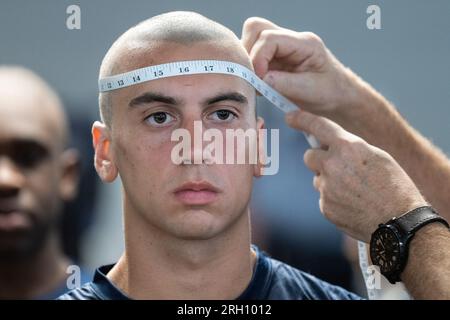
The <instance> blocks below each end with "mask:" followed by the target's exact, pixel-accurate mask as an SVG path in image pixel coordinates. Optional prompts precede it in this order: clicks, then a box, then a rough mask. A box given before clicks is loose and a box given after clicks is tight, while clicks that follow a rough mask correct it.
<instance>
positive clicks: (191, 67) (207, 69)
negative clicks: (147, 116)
mask: <svg viewBox="0 0 450 320" xmlns="http://www.w3.org/2000/svg"><path fill="white" fill-rule="evenodd" d="M205 73H212V74H226V75H232V76H236V77H239V78H241V79H243V80H245V81H247V82H248V83H249V84H250V85H251V86H252V87H254V88H255V89H256V90H257V91H258V92H259V93H261V94H262V95H263V96H264V97H265V98H266V99H267V100H269V101H270V102H272V104H274V105H275V106H276V107H277V108H279V109H280V110H281V111H283V112H284V113H287V112H290V111H295V110H298V109H299V107H298V106H297V105H296V104H295V103H293V102H292V101H290V100H289V99H287V98H285V97H284V96H282V95H281V94H280V93H278V92H277V91H276V90H275V89H273V88H272V87H271V86H269V85H268V84H267V83H265V82H264V81H263V80H261V79H260V78H259V77H258V76H257V75H256V74H255V73H254V72H253V71H252V70H250V69H248V68H246V67H244V66H243V65H240V64H237V63H234V62H230V61H220V60H190V61H178V62H171V63H165V64H159V65H154V66H150V67H145V68H141V69H136V70H133V71H129V72H126V73H122V74H118V75H114V76H111V77H106V78H102V79H100V80H99V82H98V86H99V90H100V92H107V91H112V90H117V89H121V88H126V87H129V86H132V85H135V84H139V83H143V82H147V81H151V80H158V79H163V78H168V77H174V76H184V75H193V74H205ZM304 135H305V138H306V140H307V141H308V143H309V145H310V146H311V147H313V148H320V143H319V142H318V141H317V139H316V138H315V137H314V136H312V135H309V134H307V133H304ZM358 252H359V265H360V268H361V272H362V274H363V277H364V281H365V284H366V287H367V293H368V297H369V299H374V298H376V293H375V291H374V289H370V288H369V286H368V285H367V284H368V277H369V274H368V269H367V268H368V266H369V263H368V258H367V251H366V244H365V243H364V242H361V241H358Z"/></svg>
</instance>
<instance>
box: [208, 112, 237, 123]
mask: <svg viewBox="0 0 450 320" xmlns="http://www.w3.org/2000/svg"><path fill="white" fill-rule="evenodd" d="M212 118H213V120H219V121H226V120H231V119H234V118H236V114H235V113H234V112H231V111H229V110H217V111H214V112H213V113H212Z"/></svg>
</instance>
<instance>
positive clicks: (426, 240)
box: [402, 211, 450, 300]
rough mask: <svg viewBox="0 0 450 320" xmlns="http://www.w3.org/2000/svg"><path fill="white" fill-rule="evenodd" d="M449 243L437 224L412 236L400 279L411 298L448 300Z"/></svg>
mask: <svg viewBox="0 0 450 320" xmlns="http://www.w3.org/2000/svg"><path fill="white" fill-rule="evenodd" d="M447 213H448V211H447ZM449 242H450V232H449V230H448V229H447V228H446V227H445V226H444V225H442V224H440V223H433V224H430V225H428V226H425V227H424V228H422V229H421V230H419V231H418V232H417V233H416V234H415V235H414V238H413V239H412V241H411V243H410V246H409V258H408V263H407V264H406V268H405V270H404V271H403V274H402V281H403V282H404V283H405V285H406V287H407V288H408V291H409V293H410V294H411V295H412V296H413V297H414V298H415V299H445V300H450V253H449V248H450V243H449Z"/></svg>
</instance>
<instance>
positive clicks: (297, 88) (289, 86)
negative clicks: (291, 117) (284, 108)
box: [263, 71, 314, 107]
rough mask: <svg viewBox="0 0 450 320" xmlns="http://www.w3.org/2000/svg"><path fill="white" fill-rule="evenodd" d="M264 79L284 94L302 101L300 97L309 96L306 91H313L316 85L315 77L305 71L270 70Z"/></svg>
mask: <svg viewBox="0 0 450 320" xmlns="http://www.w3.org/2000/svg"><path fill="white" fill-rule="evenodd" d="M263 80H264V82H266V83H267V84H268V85H270V86H271V87H272V88H274V89H275V90H277V91H278V92H280V93H281V94H282V95H283V96H285V97H286V98H288V99H292V100H294V101H296V102H297V101H299V102H301V99H300V98H301V97H307V95H306V94H305V93H307V92H311V88H313V87H314V79H313V78H312V77H311V76H310V75H309V74H304V73H292V72H286V71H269V72H268V73H267V74H266V75H265V76H264V78H263ZM300 107H301V106H300Z"/></svg>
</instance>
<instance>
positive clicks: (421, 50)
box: [0, 0, 450, 287]
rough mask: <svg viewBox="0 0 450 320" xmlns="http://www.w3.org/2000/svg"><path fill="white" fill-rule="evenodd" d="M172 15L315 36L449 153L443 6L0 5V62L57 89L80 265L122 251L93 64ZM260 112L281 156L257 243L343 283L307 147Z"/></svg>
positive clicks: (44, 0) (335, 237) (314, 1)
mask: <svg viewBox="0 0 450 320" xmlns="http://www.w3.org/2000/svg"><path fill="white" fill-rule="evenodd" d="M71 4H77V5H79V6H80V7H81V30H68V29H67V28H66V19H67V16H68V15H67V14H66V8H67V6H69V5H71ZM371 4H377V5H379V6H380V8H381V23H382V29H381V30H369V29H367V27H366V19H367V17H368V14H367V13H366V8H367V7H368V6H369V5H371ZM172 10H191V11H197V12H199V13H201V14H204V15H206V16H207V17H209V18H211V19H214V20H216V21H218V22H221V23H222V24H224V25H226V26H228V27H229V28H231V29H232V30H233V31H235V32H236V33H237V34H238V35H239V36H240V33H241V27H242V23H243V22H244V20H245V19H246V18H248V17H251V16H261V17H265V18H267V19H269V20H272V21H274V22H275V23H277V24H279V25H281V26H284V27H287V28H291V29H294V30H298V31H312V32H315V33H317V34H318V35H319V36H320V37H322V39H323V40H324V41H325V43H326V45H327V46H328V48H330V50H331V51H332V52H333V53H334V54H335V55H336V56H337V57H338V58H339V59H340V60H341V61H342V62H343V63H344V64H345V65H347V66H349V67H350V68H351V69H352V70H354V71H355V72H356V73H357V74H359V75H360V76H361V77H362V78H364V79H365V80H366V81H368V82H369V83H371V84H372V85H373V86H374V87H375V88H377V89H378V90H379V91H380V92H381V93H382V94H383V95H384V96H386V97H387V98H388V99H389V100H391V101H392V102H393V103H394V104H395V105H396V106H397V107H398V109H399V110H400V112H401V113H402V114H403V115H404V116H405V117H406V118H407V119H408V120H409V122H411V123H412V124H413V126H415V127H416V128H417V129H418V130H420V131H421V132H422V133H423V134H424V135H425V136H427V137H429V138H431V139H432V140H433V141H434V143H435V144H436V145H438V146H439V147H440V148H442V149H443V150H444V151H446V152H447V153H448V151H449V150H450V140H449V137H450V125H449V123H448V122H449V115H450V61H449V58H450V36H449V31H450V1H449V0H433V1H425V0H417V1H412V0H395V1H393V0H391V1H365V0H340V1H336V0H327V1H325V0H308V1H306V0H304V1H301V0H297V1H270V0H258V1H256V0H247V1H231V0H228V1H205V0H203V1H200V0H197V1H194V0H183V1H181V0H179V1H174V0H170V1H169V0H166V1H150V0H145V1H144V0H130V1H124V0H110V1H107V0H85V1H63V0H36V1H31V0H29V1H26V0H0V64H19V65H24V66H26V67H28V68H30V69H32V70H34V71H35V72H37V73H38V74H40V75H41V76H42V77H43V78H44V79H46V80H47V81H48V82H49V83H50V84H51V85H52V86H53V87H54V88H55V89H56V90H57V91H58V92H59V93H60V95H61V96H62V99H63V101H64V103H65V105H66V107H67V109H68V111H69V113H70V115H71V118H72V119H73V123H74V124H73V127H74V129H75V135H74V141H75V142H74V143H75V144H76V145H77V146H79V147H80V148H81V150H82V152H83V156H84V164H83V165H84V167H83V168H84V172H85V175H86V179H85V182H84V185H83V187H82V190H81V192H82V195H81V198H82V199H81V200H80V201H81V203H82V204H81V205H78V206H77V207H76V209H75V211H77V212H78V214H79V215H78V216H77V215H75V216H76V217H78V218H76V219H75V221H76V222H73V223H74V224H73V225H72V226H73V228H72V229H74V228H76V229H77V230H78V231H79V233H80V234H81V232H83V231H85V232H84V237H82V238H79V237H76V236H74V239H75V240H76V241H77V244H78V240H79V239H80V241H82V242H81V244H80V247H79V252H78V253H77V254H76V256H77V260H79V261H81V263H83V264H84V265H85V266H87V267H88V268H94V267H96V266H98V265H100V264H105V263H110V262H114V261H115V260H116V259H117V258H118V256H119V255H120V253H121V251H122V249H123V238H122V229H121V228H122V226H121V199H120V182H116V183H114V184H112V185H102V184H101V183H100V181H99V179H98V178H97V177H96V176H95V172H94V171H93V167H92V165H91V164H92V152H91V147H90V143H91V142H90V136H89V134H90V133H89V130H90V124H91V123H92V121H93V120H95V119H97V118H98V110H97V74H98V69H99V66H100V62H101V60H102V58H103V56H104V54H105V53H106V51H107V49H108V48H109V47H110V45H111V44H112V42H113V41H114V40H115V39H116V38H117V37H118V36H119V35H120V34H122V33H123V32H124V31H125V30H127V29H128V28H130V27H131V26H133V25H135V24H136V23H138V22H140V21H141V20H144V19H146V18H148V17H151V16H153V15H156V14H160V13H163V12H167V11H172ZM24 94H26V93H24ZM259 112H260V114H261V115H262V116H263V117H264V118H265V119H266V121H267V126H268V127H269V128H280V137H281V145H280V157H281V158H280V171H279V173H278V174H277V175H275V176H268V177H263V178H262V179H259V180H258V181H256V185H255V190H254V198H253V216H254V219H255V222H256V225H255V230H256V231H255V232H256V235H255V242H257V243H259V244H260V245H261V247H263V248H264V249H266V250H267V251H268V252H269V253H271V254H273V255H274V256H275V257H278V258H280V259H283V260H285V261H288V262H290V263H292V264H295V265H297V266H299V267H300V268H303V269H306V271H310V272H312V273H313V274H316V275H319V276H321V277H325V278H326V279H327V280H329V281H332V282H336V283H339V284H341V285H344V286H346V287H349V286H350V285H351V284H350V280H349V279H350V273H349V272H350V271H349V265H348V264H347V263H346V261H345V260H344V258H343V256H342V253H341V252H342V241H341V234H340V233H339V232H338V231H337V230H336V229H335V228H334V226H332V225H331V224H330V223H328V222H327V221H326V220H325V219H324V218H323V217H322V216H321V215H320V212H319V210H318V194H317V193H316V192H315V191H314V189H313V188H312V185H311V181H312V174H311V173H309V172H308V171H307V170H306V169H305V167H304V165H303V163H302V155H303V152H304V150H306V148H307V145H306V143H305V142H304V140H303V137H302V135H301V134H299V133H297V132H294V131H293V130H291V129H289V128H287V127H286V126H285V125H284V123H283V115H282V114H281V113H280V112H279V111H278V110H277V109H275V108H274V107H273V106H271V105H270V104H268V103H267V102H266V101H265V100H263V99H261V100H260V101H259ZM418 170H420V168H419V169H418ZM94 195H96V197H94ZM83 203H84V204H83ZM72 210H73V209H72ZM94 213H95V214H94ZM80 217H81V218H80ZM77 219H79V220H80V219H81V220H82V221H81V222H80V221H77ZM75 225H76V226H75ZM72 229H71V227H70V225H69V227H68V229H67V230H69V231H70V230H72ZM69 231H68V232H69ZM78 231H77V232H78Z"/></svg>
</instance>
